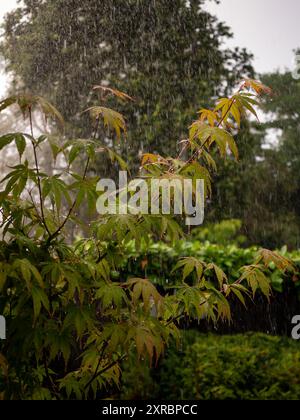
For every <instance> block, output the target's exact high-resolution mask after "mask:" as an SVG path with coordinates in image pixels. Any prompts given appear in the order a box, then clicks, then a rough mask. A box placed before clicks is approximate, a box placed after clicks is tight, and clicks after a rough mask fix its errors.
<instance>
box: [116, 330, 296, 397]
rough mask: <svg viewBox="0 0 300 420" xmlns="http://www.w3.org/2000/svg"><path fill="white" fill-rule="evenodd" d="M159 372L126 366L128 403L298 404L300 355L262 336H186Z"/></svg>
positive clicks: (283, 342) (277, 340) (289, 342)
mask: <svg viewBox="0 0 300 420" xmlns="http://www.w3.org/2000/svg"><path fill="white" fill-rule="evenodd" d="M184 337H186V338H185V339H184V340H183V347H182V349H181V351H178V349H176V348H173V349H170V350H169V351H168V354H167V355H166V358H165V360H164V361H163V362H162V363H161V364H160V366H159V367H158V368H157V369H152V370H150V369H149V368H147V366H145V365H143V366H140V365H138V366H134V365H133V364H132V365H131V364H129V365H127V366H126V368H125V371H124V374H123V379H122V381H123V387H122V390H123V393H122V395H121V397H122V398H124V399H139V398H143V399H146V398H149V399H151V398H153V399H155V398H159V399H171V400H178V399H186V400H192V399H197V400H299V398H300V350H299V344H298V343H296V342H293V341H292V340H289V339H285V338H279V337H271V336H267V335H263V334H244V335H237V336H215V335H201V334H199V333H196V332H195V331H193V332H192V331H191V332H189V333H188V334H186V335H184Z"/></svg>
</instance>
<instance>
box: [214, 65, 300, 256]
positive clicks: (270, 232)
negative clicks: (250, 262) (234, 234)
mask: <svg viewBox="0 0 300 420" xmlns="http://www.w3.org/2000/svg"><path fill="white" fill-rule="evenodd" d="M262 81H263V82H264V83H265V84H267V85H268V86H272V90H273V94H272V96H271V98H270V99H269V100H268V101H263V103H262V110H263V111H264V113H265V114H266V116H267V118H266V117H265V116H263V117H262V118H261V119H262V120H267V122H266V123H260V124H257V123H256V122H255V121H254V122H251V123H248V122H244V124H243V126H242V129H241V131H240V133H239V135H238V136H237V139H236V140H237V143H238V145H239V148H240V150H241V159H240V162H239V164H238V165H236V164H234V162H232V161H231V160H227V161H226V162H225V164H224V165H221V167H220V171H219V173H218V175H217V178H216V183H215V190H214V194H213V199H212V202H211V206H210V211H209V212H208V213H207V216H208V217H207V219H208V220H211V221H220V220H222V219H224V218H225V219H227V218H238V219H241V220H242V221H243V229H242V230H243V233H244V234H245V235H246V236H247V238H248V243H250V244H253V243H255V244H260V245H262V246H266V247H270V248H276V247H281V246H282V245H283V244H287V245H288V246H289V247H290V248H298V247H299V244H300V237H299V231H300V229H299V228H300V220H299V215H300V201H299V200H300V191H299V185H300V176H299V174H300V143H299V131H300V115H299V110H300V83H299V81H297V80H295V79H294V78H293V77H292V74H291V73H290V72H286V73H278V72H276V73H271V74H266V75H264V76H263V77H262ZM270 130H272V131H270ZM261 221H263V224H261Z"/></svg>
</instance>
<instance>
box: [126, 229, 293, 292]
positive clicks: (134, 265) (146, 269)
mask: <svg viewBox="0 0 300 420" xmlns="http://www.w3.org/2000/svg"><path fill="white" fill-rule="evenodd" d="M218 226H220V225H218ZM216 229H217V228H216ZM200 230H201V229H199V230H198V232H200ZM203 231H204V232H205V231H206V229H205V228H203ZM199 235H200V233H198V234H197V237H198V236H199ZM224 240H225V238H224ZM258 250H259V248H257V247H254V246H253V247H251V248H241V247H239V246H238V245H236V244H234V243H231V244H227V245H217V244H213V243H211V242H208V241H205V242H203V241H201V240H199V239H193V240H189V241H186V240H182V241H177V242H176V244H174V245H173V246H172V247H171V246H168V245H167V244H165V243H162V242H156V243H151V244H150V245H149V244H147V246H145V247H141V249H139V250H138V251H137V250H136V249H135V247H134V245H133V243H131V244H129V245H128V252H127V253H126V256H124V264H123V271H124V273H126V272H127V271H128V272H130V273H133V272H134V273H135V275H136V276H146V277H147V278H149V279H151V281H152V282H153V283H155V284H158V285H160V286H161V287H167V286H168V285H170V284H174V283H176V282H179V281H181V278H180V276H179V274H178V273H177V272H172V270H173V268H174V265H175V264H176V262H177V261H178V259H179V258H181V257H187V256H189V257H195V258H198V259H201V260H203V261H206V262H209V261H215V263H216V264H217V265H218V266H219V267H220V268H221V269H222V270H223V271H224V272H225V274H226V275H227V277H228V278H229V279H230V281H231V282H234V281H235V280H237V279H238V278H239V277H240V273H241V272H240V270H241V267H243V266H247V265H249V264H251V263H252V261H253V259H254V258H255V255H256V254H257V252H258ZM280 253H281V255H283V256H285V257H288V258H291V259H292V260H293V261H294V263H295V265H296V267H297V271H298V272H300V253H299V251H294V252H292V253H288V252H287V250H286V248H285V247H284V248H282V249H281V251H280ZM124 273H122V274H124ZM270 273H271V277H270V280H271V283H272V286H273V289H274V290H276V291H277V292H282V291H283V290H284V284H285V283H292V285H293V286H295V287H296V290H297V293H298V291H300V282H299V276H298V274H297V273H296V275H295V273H293V274H292V276H290V275H287V276H285V275H283V274H282V272H280V271H279V270H277V269H276V267H275V265H274V264H271V265H270Z"/></svg>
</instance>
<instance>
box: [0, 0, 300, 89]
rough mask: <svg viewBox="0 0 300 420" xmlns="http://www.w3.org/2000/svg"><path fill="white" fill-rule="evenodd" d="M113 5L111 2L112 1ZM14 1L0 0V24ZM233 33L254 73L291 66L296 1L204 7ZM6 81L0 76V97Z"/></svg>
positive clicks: (299, 16)
mask: <svg viewBox="0 0 300 420" xmlns="http://www.w3.org/2000/svg"><path fill="white" fill-rule="evenodd" d="M112 1H113V0H112ZM16 4H17V0H0V21H2V19H3V16H4V14H5V13H6V12H8V11H10V10H12V9H13V8H14V7H15V6H16ZM206 7H207V8H208V9H209V10H210V11H212V12H213V13H214V14H217V16H218V17H219V19H220V20H222V21H225V22H226V23H227V24H228V25H229V26H230V27H231V28H232V31H233V33H234V39H233V40H231V41H230V42H229V45H237V46H240V47H246V48H248V49H249V50H250V51H251V52H252V53H253V54H254V55H255V61H254V65H255V69H256V70H257V71H258V72H261V73H263V72H268V71H273V70H276V69H280V70H284V69H285V68H289V69H290V68H292V66H293V52H292V51H293V49H296V48H297V47H300V0H222V1H221V4H220V5H216V4H214V2H213V1H211V2H209V1H208V2H207V6H206ZM5 84H6V79H5V76H4V75H3V73H2V72H1V73H0V93H1V94H3V92H4V89H5Z"/></svg>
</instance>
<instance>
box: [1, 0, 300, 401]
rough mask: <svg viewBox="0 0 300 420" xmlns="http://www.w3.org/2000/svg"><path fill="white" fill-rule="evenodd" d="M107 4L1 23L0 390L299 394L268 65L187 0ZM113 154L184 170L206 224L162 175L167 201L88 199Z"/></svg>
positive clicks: (293, 167) (280, 160) (77, 5)
mask: <svg viewBox="0 0 300 420" xmlns="http://www.w3.org/2000/svg"><path fill="white" fill-rule="evenodd" d="M117 6H118V7H115V6H114V7H112V6H111V2H109V1H107V2H106V1H103V9H101V11H100V10H99V8H98V5H97V1H96V2H94V1H92V2H91V3H90V4H89V5H88V4H86V3H85V2H82V1H80V2H79V1H77V0H76V1H75V0H74V1H72V5H71V7H70V5H66V2H62V1H61V0H55V1H54V2H50V1H45V2H43V1H34V2H33V1H29V0H28V1H24V5H23V6H21V7H20V8H18V9H17V10H16V11H14V12H12V13H11V14H10V15H8V16H7V18H6V21H5V25H4V29H5V33H4V35H3V39H2V43H1V51H2V54H3V56H4V58H5V59H6V62H7V70H9V71H11V72H12V74H13V76H14V80H13V82H12V85H11V91H10V95H9V96H7V97H6V98H5V99H3V100H2V101H1V102H0V113H1V114H0V115H1V116H2V117H1V118H3V128H2V129H1V135H0V153H1V161H2V166H3V177H2V180H1V181H0V211H1V217H0V222H1V225H0V234H1V241H0V315H3V316H4V317H5V319H6V334H7V336H6V340H1V341H0V399H4V400H16V399H26V400H39V399H44V400H62V399H63V400H64V399H66V400H67V399H71V400H72V399H77V400H81V399H85V400H93V399H100V398H112V399H117V398H121V399H150V398H156V399H199V400H205V399H299V398H300V379H299V378H300V376H299V373H300V360H299V357H300V352H299V349H298V347H299V346H298V343H297V342H294V341H292V340H291V338H290V337H291V330H292V318H293V317H294V316H295V315H297V312H299V308H300V304H299V303H300V277H299V273H300V253H299V251H298V250H297V248H298V244H299V234H298V233H299V230H297V229H299V213H298V204H299V197H298V191H299V183H298V181H297V180H298V178H297V177H299V173H298V172H297V168H298V165H299V162H300V160H297V159H296V158H295V156H296V157H297V153H295V152H294V151H293V152H292V151H291V150H294V149H296V146H295V144H294V140H295V139H294V137H293V135H294V131H293V127H294V126H295V124H296V125H297V122H296V121H295V120H297V115H295V113H293V112H292V114H293V116H292V117H291V118H289V119H288V118H284V122H282V120H280V118H281V119H282V118H283V116H284V115H286V114H289V115H290V113H291V111H290V107H285V105H286V97H285V96H284V93H283V92H282V89H283V86H284V84H283V86H282V83H280V82H281V76H278V77H277V76H276V75H275V76H274V75H273V77H270V75H269V76H264V77H262V81H258V80H256V78H254V77H253V73H254V70H253V68H252V66H251V64H250V61H251V56H250V55H249V54H248V53H247V51H245V50H239V49H236V50H232V51H230V50H226V51H225V50H224V49H222V48H221V44H220V43H219V41H218V40H219V39H220V38H222V37H230V32H229V29H228V28H227V27H226V26H224V25H223V24H221V23H218V22H217V21H216V19H215V18H214V17H213V16H211V15H210V14H209V13H207V12H205V11H204V10H203V9H202V6H203V1H201V0H195V1H191V2H189V3H187V2H184V1H179V0H178V1H176V5H175V6H176V7H175V6H174V7H173V8H171V9H172V13H168V14H167V13H166V12H167V10H168V8H169V6H170V4H169V2H165V1H162V2H161V4H160V5H158V4H157V3H156V2H150V5H148V6H149V7H148V6H147V7H145V4H144V2H143V1H142V2H137V3H135V2H132V1H128V2H127V1H126V2H118V5H117ZM62 11H63V12H62ZM103 11H104V12H105V13H103ZM178 11H180V13H178ZM144 12H145V13H146V14H144ZM132 13H135V16H136V18H139V19H138V22H139V25H132V19H131V18H130V16H131V14H132ZM99 14H100V15H99ZM166 15H168V19H170V20H171V21H172V22H173V26H172V25H170V24H169V21H168V25H167V22H166V21H165V18H166ZM103 16H104V17H103ZM100 18H101V28H102V29H103V30H102V31H100V32H99V28H98V25H99V23H98V20H99V19H100ZM112 21H113V22H114V23H113V24H112V23H111V22H112ZM84 22H85V24H84ZM149 22H150V24H149ZM151 22H152V23H151ZM153 22H154V23H155V25H156V26H155V28H156V35H155V36H154V37H153V32H152V31H153V29H152V28H153V25H152V24H153ZM166 25H167V28H168V29H166ZM87 28H90V29H91V30H90V33H89V36H88V35H87ZM116 28H122V31H123V36H119V34H120V33H119V32H118V31H117V29H116ZM175 29H176V30H175ZM196 29H197V30H196ZM118 30H119V29H118ZM120 30H121V29H120ZM74 33H75V34H76V36H74ZM162 34H163V35H164V36H162ZM141 37H142V38H143V40H144V43H143V44H141V43H140V42H138V41H139V40H140V39H141ZM189 39H192V40H193V43H192V44H193V45H191V48H187V49H185V51H186V52H185V58H184V60H182V52H181V49H180V47H184V45H185V43H186V42H187V40H189ZM175 40H176V43H175V44H176V49H174V41H175ZM100 41H102V43H100V44H99V42H100ZM133 41H135V42H133ZM99 45H100V46H99ZM149 45H150V46H151V48H150V49H149ZM199 45H201V48H198V47H199ZM46 46H47V47H48V48H47V49H46V48H45V47H46ZM120 48H121V49H122V50H124V56H122V57H120V56H119V55H116V51H119V49H120ZM141 49H142V51H141ZM78 51H81V52H80V59H79V61H78V63H77V62H76V60H77V59H78ZM166 51H170V52H171V53H172V54H169V53H168V54H166ZM212 53H213V54H212ZM49 54H50V55H51V60H49V59H47V56H46V55H48V56H49ZM98 54H102V55H101V60H100V61H99V56H98ZM154 56H155V57H156V60H154V58H153V57H154ZM141 57H142V58H141ZM212 57H213V58H212ZM203 60H204V61H205V62H207V63H209V64H207V66H210V67H208V68H206V67H205V68H203ZM107 63H110V64H111V66H109V68H107V65H106V64H107ZM237 63H238V65H237ZM37 68H39V69H40V71H37ZM120 69H121V70H120ZM199 69H201V71H200V70H199ZM123 72H124V73H123ZM185 77H186V80H185ZM282 77H283V76H282ZM286 77H287V80H288V81H289V83H290V84H294V80H291V76H290V75H288V76H286ZM241 79H242V80H241ZM278 79H279V80H278ZM266 81H268V82H271V83H268V85H267V84H266V83H265V82H266ZM272 81H273V82H274V86H275V88H277V90H276V95H275V94H274V91H273V89H272V87H273V86H272ZM269 85H271V87H269ZM278 85H279V86H278ZM114 86H117V87H118V89H116V88H114ZM119 89H122V90H119ZM297 89H298V90H297ZM216 92H217V95H216ZM298 94H299V86H298V85H297V86H296V88H295V90H294V91H293V94H291V96H293V95H295V98H294V99H295V103H293V104H292V107H295V109H297V104H298V102H297V101H299V96H298ZM199 98H201V101H200V102H201V109H200V110H199ZM259 107H262V108H263V109H264V110H265V112H266V115H267V113H268V112H269V111H272V115H273V117H274V116H275V117H276V118H277V121H276V122H277V123H278V124H279V125H280V127H281V130H282V136H283V139H282V142H281V145H280V146H279V148H278V149H276V150H273V151H265V148H264V147H263V140H262V139H263V138H264V136H265V135H266V130H268V128H270V126H271V127H272V128H274V127H273V126H272V124H271V122H270V126H268V123H262V124H261V123H260V122H259V118H258V108H259ZM198 110H199V111H198ZM197 111H198V113H197ZM275 117H274V118H275ZM7 118H8V119H9V118H11V120H12V122H10V123H9V124H8V125H7ZM272 122H273V123H274V124H275V122H274V121H273V120H272ZM142 133H143V134H142ZM291 133H292V134H291ZM183 137H184V139H183ZM141 139H144V141H143V140H141ZM286 139H288V140H286ZM293 148H294V149H293ZM297 150H298V149H297ZM291 155H292V157H293V159H292V158H291ZM274 162H275V163H276V165H277V166H276V165H274ZM280 167H283V168H284V169H283V170H282V172H280V171H279V168H280ZM274 168H276V171H277V172H276V179H275V181H274V183H272V175H273V171H274V170H275V169H274ZM121 170H122V171H127V174H128V177H129V178H130V179H131V180H135V179H137V178H139V179H140V177H142V179H143V182H144V183H145V185H146V186H150V185H152V184H151V182H152V180H154V179H156V180H159V181H167V182H169V181H173V182H176V183H179V184H180V185H181V186H182V185H184V182H185V181H186V180H189V181H190V185H191V186H192V188H191V203H190V204H192V207H193V208H194V205H195V202H197V200H198V198H199V197H198V190H197V185H198V184H197V181H198V180H199V179H201V180H203V181H204V184H203V185H204V190H203V192H204V201H205V213H206V221H205V224H204V226H200V227H193V226H192V225H193V223H192V221H193V218H194V213H193V212H189V211H188V209H187V208H186V207H184V210H185V211H184V213H183V214H181V215H180V214H179V213H178V212H176V211H175V206H176V200H177V198H178V197H177V196H176V195H175V190H172V191H171V190H170V192H169V197H170V201H171V202H172V203H173V204H174V203H175V204H174V209H173V211H172V212H171V214H166V212H164V211H162V209H159V211H157V212H156V213H153V214H152V212H151V210H152V207H151V208H150V204H149V203H147V206H146V207H147V209H146V210H147V211H146V212H145V211H143V210H145V206H144V205H143V202H142V201H143V200H142V198H141V195H139V193H136V192H134V191H132V190H126V200H130V203H132V202H134V203H135V204H136V205H137V203H138V205H137V206H139V211H137V212H135V213H131V212H129V211H126V212H124V211H121V210H120V209H123V207H122V206H123V201H122V200H123V198H124V194H123V191H122V190H119V191H117V192H116V194H115V199H116V209H118V210H119V212H113V211H107V213H106V214H99V211H98V212H97V211H96V210H97V209H98V203H99V200H100V201H101V200H102V202H104V201H105V202H107V203H108V206H107V208H108V209H111V207H109V205H110V195H108V193H107V192H106V191H104V190H101V188H100V187H99V185H100V181H101V180H102V179H105V178H107V177H108V176H110V177H111V178H112V179H117V175H118V172H119V171H121ZM292 174H293V176H294V177H293V178H291V176H292ZM289 179H293V181H291V182H289V181H288V180H289ZM257 180H259V181H260V182H259V183H257ZM253 185H256V186H257V188H256V189H255V190H254V188H253ZM282 185H285V186H286V185H288V187H287V188H286V189H285V190H284V191H283V189H282ZM266 191H267V194H266ZM122 194H123V196H122ZM103 197H106V199H105V200H104V198H103ZM294 197H295V200H294V201H293V200H292V198H294ZM158 202H159V203H161V202H163V193H162V192H161V191H160V190H159V194H158ZM237 202H239V206H237ZM148 204H149V208H148ZM177 204H178V202H177ZM287 206H288V209H289V211H288V212H286V207H287ZM249 209H250V210H251V214H250V211H249ZM273 209H274V210H273ZM273 212H274V214H273ZM269 214H272V217H271V216H269ZM262 215H263V217H262ZM273 216H274V217H273ZM187 220H189V221H190V223H187V222H186V221H187ZM275 221H276V223H275Z"/></svg>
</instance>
